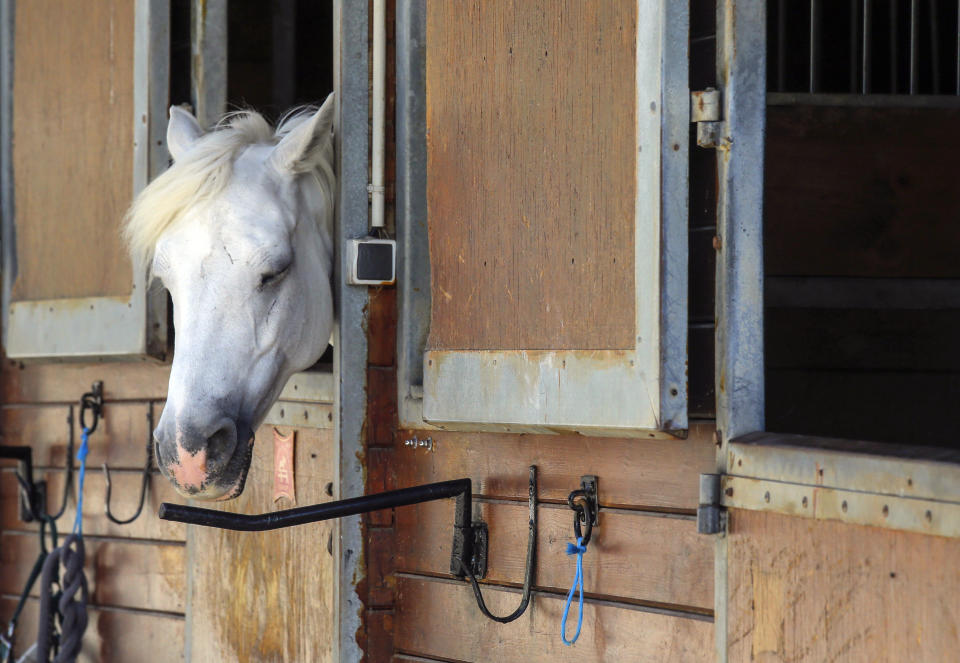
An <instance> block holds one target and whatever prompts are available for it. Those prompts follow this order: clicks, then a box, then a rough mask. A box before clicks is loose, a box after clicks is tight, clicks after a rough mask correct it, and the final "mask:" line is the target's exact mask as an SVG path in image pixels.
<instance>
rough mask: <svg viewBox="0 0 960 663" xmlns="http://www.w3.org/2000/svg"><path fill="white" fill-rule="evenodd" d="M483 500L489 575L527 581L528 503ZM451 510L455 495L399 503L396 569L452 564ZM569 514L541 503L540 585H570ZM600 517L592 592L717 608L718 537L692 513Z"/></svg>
mask: <svg viewBox="0 0 960 663" xmlns="http://www.w3.org/2000/svg"><path fill="white" fill-rule="evenodd" d="M601 483H602V482H601ZM478 507H479V511H480V518H481V519H482V520H483V521H484V522H486V523H487V525H488V527H489V532H490V547H489V556H488V560H487V576H486V580H487V581H489V582H496V583H513V584H515V585H518V586H519V585H522V584H523V575H524V564H525V560H526V553H527V514H528V507H527V506H526V505H525V504H503V503H499V504H490V503H481V504H479V505H478ZM453 512H454V503H453V500H444V501H439V502H427V503H425V504H419V505H417V506H413V507H405V508H402V509H397V510H396V522H397V542H396V551H397V558H396V568H397V570H398V571H407V572H413V573H420V574H446V573H447V572H448V571H449V569H450V548H451V544H452V538H453V537H452V525H453V516H454V513H453ZM571 514H572V512H571V511H570V510H569V509H567V508H557V507H553V508H550V507H545V506H541V507H540V508H539V509H538V516H539V526H538V536H537V542H538V543H537V576H536V579H537V587H538V588H546V589H551V590H556V591H566V590H567V589H568V586H569V584H570V578H571V577H572V576H571V574H572V569H573V565H572V558H570V557H568V556H567V554H566V542H567V541H571V542H572V541H573V538H572V536H573V518H572V515H571ZM600 518H601V522H600V526H599V527H597V528H596V529H594V530H593V536H592V538H591V541H590V545H589V547H588V551H589V552H588V553H587V554H586V555H584V557H583V570H584V574H585V575H586V577H588V578H589V579H590V580H589V586H588V587H587V591H588V592H591V593H593V594H595V595H602V596H607V597H612V598H616V599H626V600H628V601H641V602H647V603H656V604H663V605H665V604H671V605H674V606H684V607H685V608H697V609H700V610H703V611H712V610H713V541H711V540H710V538H709V537H705V536H702V535H699V534H697V524H696V522H695V521H692V520H682V519H679V518H675V517H653V516H645V515H639V514H631V513H625V512H616V513H609V512H607V513H604V512H603V511H601V516H600Z"/></svg>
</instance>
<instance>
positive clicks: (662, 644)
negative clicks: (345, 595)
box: [395, 577, 713, 663]
mask: <svg viewBox="0 0 960 663" xmlns="http://www.w3.org/2000/svg"><path fill="white" fill-rule="evenodd" d="M589 582H590V579H589V577H588V578H587V583H588V587H589ZM398 596H399V605H398V614H397V617H396V621H397V629H396V632H395V633H396V636H395V638H396V648H397V649H398V650H399V651H401V652H404V653H410V654H420V655H423V656H433V657H436V658H442V659H444V660H448V659H456V660H458V661H497V660H500V661H531V662H532V661H576V662H578V663H591V662H593V661H596V662H598V663H599V662H601V661H603V662H605V663H606V662H609V661H671V662H673V661H676V662H678V663H682V662H683V661H697V663H702V661H705V660H708V658H709V657H710V652H711V651H712V648H713V624H712V623H711V622H709V621H702V620H698V619H688V618H684V617H676V616H672V615H664V614H658V613H653V612H645V611H642V610H636V609H625V608H620V607H616V606H612V605H603V604H595V603H592V602H588V603H587V604H586V605H584V608H583V631H582V632H581V634H580V639H579V641H578V646H575V647H567V646H565V645H564V644H563V642H562V641H561V640H560V634H559V629H560V617H561V613H562V611H563V603H564V601H563V598H562V597H553V596H543V595H538V596H537V597H536V598H535V599H534V601H533V603H532V605H531V606H530V608H529V609H528V612H527V614H525V615H524V616H523V617H521V618H520V619H518V620H517V621H515V622H512V623H510V624H498V623H496V622H492V621H490V620H489V619H487V618H486V617H484V616H483V615H481V614H480V611H479V609H478V608H477V604H476V600H475V599H474V596H473V592H472V591H471V590H470V587H469V586H468V585H466V584H465V583H453V582H449V581H429V580H423V579H414V578H408V577H404V578H401V579H400V582H399V592H398ZM484 598H485V600H486V602H487V606H488V607H489V608H490V610H491V612H493V613H494V614H507V613H509V612H511V611H512V610H513V609H514V608H515V607H516V605H517V603H518V602H519V600H520V597H519V594H517V593H514V592H505V591H502V590H497V589H494V588H492V587H485V588H484ZM573 610H574V611H575V610H576V608H573ZM574 614H575V613H574ZM575 621H576V618H575V617H574V622H575ZM568 627H569V629H570V633H571V634H572V633H573V628H574V624H568Z"/></svg>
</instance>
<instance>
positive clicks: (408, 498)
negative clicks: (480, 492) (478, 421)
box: [158, 479, 472, 556]
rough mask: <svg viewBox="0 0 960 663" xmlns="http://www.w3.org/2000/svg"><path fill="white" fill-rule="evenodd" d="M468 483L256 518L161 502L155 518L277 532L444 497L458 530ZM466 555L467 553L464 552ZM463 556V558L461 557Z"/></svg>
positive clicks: (466, 520)
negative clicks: (453, 505) (452, 500)
mask: <svg viewBox="0 0 960 663" xmlns="http://www.w3.org/2000/svg"><path fill="white" fill-rule="evenodd" d="M470 491H471V484H470V479H454V480H453V481H441V482H439V483H428V484H426V485H423V486H414V487H412V488H401V489H400V490H390V491H387V492H385V493H376V494H374V495H363V496H362V497H352V498H350V499H346V500H338V501H336V502H325V503H323V504H313V505H311V506H303V507H298V508H296V509H286V510H284V511H274V512H272V513H262V514H260V515H257V516H251V515H246V514H242V513H227V512H225V511H215V510H213V509H201V508H199V507H195V506H186V505H183V504H170V503H169V502H164V503H163V504H161V505H160V511H159V514H158V515H159V516H160V518H161V519H162V520H174V521H177V522H180V523H187V524H188V525H203V526H205V527H218V528H220V529H230V530H236V531H238V532H262V531H264V530H271V529H280V528H282V527H291V526H293V525H305V524H307V523H315V522H320V521H321V520H332V519H333V518H343V517H344V516H355V515H357V514H360V513H367V512H370V511H379V510H381V509H391V508H393V507H397V506H408V505H410V504H420V503H421V502H430V501H433V500H440V499H445V498H448V497H456V498H457V515H456V522H455V526H456V527H457V528H458V529H465V528H466V529H469V528H470V526H471V517H472V515H471V494H470ZM469 542H470V538H469V537H467V538H465V545H466V546H467V547H469V545H470V543H469ZM465 552H466V553H469V550H465ZM465 556H467V555H465Z"/></svg>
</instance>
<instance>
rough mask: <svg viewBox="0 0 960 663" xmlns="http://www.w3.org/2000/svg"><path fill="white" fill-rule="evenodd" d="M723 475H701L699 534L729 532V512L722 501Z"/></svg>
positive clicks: (698, 513)
mask: <svg viewBox="0 0 960 663" xmlns="http://www.w3.org/2000/svg"><path fill="white" fill-rule="evenodd" d="M722 477H723V475H721V474H701V475H700V504H699V505H698V506H697V532H698V533H700V534H723V533H725V532H726V531H727V512H726V510H725V509H724V508H723V506H722V504H721V500H720V484H721V479H722Z"/></svg>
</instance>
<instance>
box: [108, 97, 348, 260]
mask: <svg viewBox="0 0 960 663" xmlns="http://www.w3.org/2000/svg"><path fill="white" fill-rule="evenodd" d="M314 112H316V108H314V107H311V106H301V107H298V108H294V109H293V110H291V111H289V112H287V113H285V114H284V116H283V117H282V118H281V119H280V121H279V122H278V124H277V128H276V129H274V128H273V127H271V126H270V123H269V122H267V120H266V119H264V117H263V116H262V115H261V114H260V113H258V112H256V111H254V110H241V111H236V112H232V113H228V114H227V115H225V116H224V117H223V118H222V119H221V120H220V121H219V122H218V123H217V126H216V127H214V129H213V130H212V131H210V132H208V133H206V134H204V135H203V136H201V137H200V138H199V139H198V140H197V142H196V144H194V145H193V146H192V147H191V148H190V149H189V150H188V151H187V152H186V154H184V155H183V156H182V157H181V158H180V159H179V160H177V161H175V162H174V163H173V165H171V166H170V167H169V168H168V169H167V170H166V171H164V172H163V174H161V175H160V176H158V177H157V178H156V179H154V180H153V181H152V182H151V183H150V184H149V185H147V186H146V187H145V188H144V189H143V191H141V192H140V194H139V195H138V196H137V197H136V199H135V200H134V201H133V204H132V205H131V206H130V209H129V210H128V211H127V214H126V216H125V217H124V223H123V238H124V240H125V241H126V243H127V246H128V247H129V249H130V254H131V256H132V257H133V258H134V260H135V261H139V263H138V264H140V265H149V264H150V262H151V260H152V259H153V252H154V248H155V247H156V244H157V241H158V240H159V239H160V237H161V236H162V235H163V234H164V233H165V232H166V231H167V230H169V229H170V228H171V227H172V226H173V225H175V224H176V223H177V221H179V220H180V219H181V218H182V216H183V213H184V212H185V211H186V210H187V209H189V208H190V207H193V206H194V205H197V204H199V203H203V202H205V201H208V200H211V199H212V198H214V197H215V196H216V195H218V194H219V193H221V192H222V191H223V190H224V188H225V187H226V186H227V183H228V182H229V181H230V176H231V174H232V172H233V163H234V161H236V159H237V158H238V157H239V156H240V154H241V153H242V152H243V151H244V150H245V149H246V148H247V147H250V146H252V145H263V144H266V145H276V144H277V143H278V142H279V141H280V139H281V138H283V137H284V136H285V135H287V134H288V133H290V131H292V130H293V129H294V128H295V127H297V126H298V125H299V124H301V123H302V122H304V121H306V120H307V119H308V118H309V117H310V116H311V115H312V114H313V113H314ZM332 155H333V146H332V138H331V145H330V149H329V150H328V151H325V157H326V158H324V159H321V163H320V164H318V166H317V170H316V171H314V175H315V177H316V179H317V181H318V183H319V184H320V186H321V189H322V191H323V193H324V194H325V195H326V197H327V199H328V200H332V192H333V188H334V181H333V164H332V163H330V162H329V161H331V160H332ZM330 215H331V216H332V210H330ZM323 221H326V222H327V223H329V220H328V219H324V220H323ZM317 222H318V223H320V222H321V220H320V219H318V220H317Z"/></svg>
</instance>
